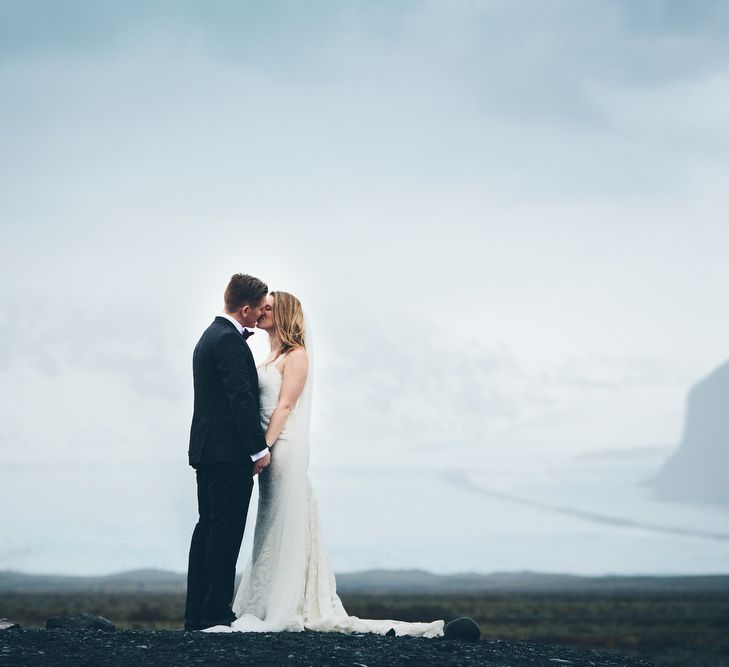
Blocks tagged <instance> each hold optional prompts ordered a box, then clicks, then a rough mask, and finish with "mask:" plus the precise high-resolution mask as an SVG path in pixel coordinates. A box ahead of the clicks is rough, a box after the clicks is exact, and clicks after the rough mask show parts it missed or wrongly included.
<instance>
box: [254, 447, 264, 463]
mask: <svg viewBox="0 0 729 667" xmlns="http://www.w3.org/2000/svg"><path fill="white" fill-rule="evenodd" d="M266 454H268V447H266V449H263V450H261V451H260V452H258V453H257V454H251V461H258V459H262V458H263V457H264V456H266Z"/></svg>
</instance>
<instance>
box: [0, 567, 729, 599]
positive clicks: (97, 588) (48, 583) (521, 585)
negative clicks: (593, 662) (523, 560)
mask: <svg viewBox="0 0 729 667" xmlns="http://www.w3.org/2000/svg"><path fill="white" fill-rule="evenodd" d="M337 589H338V590H339V592H340V593H343V594H347V593H370V594H382V595H385V594H398V593H401V594H430V595H448V594H459V595H464V594H469V593H471V594H484V593H519V592H523V593H624V592H632V593H635V592H636V591H641V592H645V593H651V592H656V593H659V592H666V591H670V592H673V593H677V592H687V593H689V592H694V593H712V592H717V593H718V592H723V593H726V592H729V574H726V575H687V576H603V577H582V576H577V575H569V574H545V573H539V572H497V573H494V574H476V573H463V574H452V575H440V574H432V573H430V572H425V571H423V570H369V571H366V572H354V573H351V574H339V575H337ZM184 590H185V575H184V574H180V573H177V572H168V571H165V570H132V571H130V572H120V573H118V574H111V575H106V576H95V577H74V576H63V575H35V574H24V573H20V572H13V571H0V593H114V592H118V593H134V592H136V593H145V592H147V593H163V592H168V593H178V592H182V591H184Z"/></svg>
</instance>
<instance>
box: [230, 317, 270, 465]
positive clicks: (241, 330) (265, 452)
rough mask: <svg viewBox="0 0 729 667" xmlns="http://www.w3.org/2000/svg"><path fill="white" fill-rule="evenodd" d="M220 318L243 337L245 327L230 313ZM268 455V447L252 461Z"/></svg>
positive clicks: (255, 455)
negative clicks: (232, 326) (229, 323)
mask: <svg viewBox="0 0 729 667" xmlns="http://www.w3.org/2000/svg"><path fill="white" fill-rule="evenodd" d="M220 317H224V318H225V319H226V320H228V321H229V322H232V323H233V325H234V326H235V328H236V329H237V330H238V333H239V334H240V335H241V336H242V335H243V325H242V324H241V323H240V322H239V321H238V320H236V319H235V318H234V317H231V316H230V315H228V313H220ZM266 454H268V447H266V449H264V450H263V451H260V452H258V453H257V454H251V461H258V459H262V458H263V457H264V456H266Z"/></svg>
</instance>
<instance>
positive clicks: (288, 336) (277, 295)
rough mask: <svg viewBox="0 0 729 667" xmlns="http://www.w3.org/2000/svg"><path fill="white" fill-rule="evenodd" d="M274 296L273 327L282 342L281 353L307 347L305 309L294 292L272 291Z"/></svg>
mask: <svg viewBox="0 0 729 667" xmlns="http://www.w3.org/2000/svg"><path fill="white" fill-rule="evenodd" d="M271 296H272V297H273V328H274V331H275V332H276V337H277V338H278V340H279V343H281V354H286V353H287V352H288V351H289V350H293V349H295V348H297V347H303V348H305V347H306V342H305V337H306V331H305V327H304V309H303V308H302V307H301V301H299V300H298V299H297V298H296V297H295V296H294V295H293V294H289V293H288V292H271Z"/></svg>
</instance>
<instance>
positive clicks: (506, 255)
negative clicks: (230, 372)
mask: <svg viewBox="0 0 729 667" xmlns="http://www.w3.org/2000/svg"><path fill="white" fill-rule="evenodd" d="M728 27H729V8H728V7H727V5H726V4H725V3H722V2H710V1H699V2H692V3H684V2H679V1H665V0H664V1H659V0H652V1H651V0H647V1H645V2H641V3H634V2H630V1H627V0H626V1H624V2H621V1H618V0H615V1H612V2H601V3H598V2H591V3H586V2H577V1H555V2H550V3H543V2H537V1H534V2H530V1H526V0H524V1H522V0H519V1H517V2H505V1H504V2H496V1H492V0H484V1H481V2H478V1H475V0H472V1H468V2H467V1H465V0H456V1H450V0H449V1H448V2H446V1H440V2H426V1H417V2H416V1H413V2H407V1H403V2H394V3H393V2H334V1H319V0H311V1H308V2H281V1H273V2H268V3H255V2H232V1H215V0H213V1H209V2H204V3H203V2H193V1H190V0H188V1H179V2H151V3H150V2H134V1H130V2H125V3H117V2H104V1H96V2H90V1H88V2H81V1H76V2H68V1H63V0H60V1H56V2H50V1H46V2H38V1H32V0H31V1H25V2H20V1H15V2H10V1H7V0H0V266H1V267H2V269H1V270H2V278H3V280H2V281H0V306H1V307H0V392H2V396H1V397H2V401H1V403H0V404H1V405H2V409H0V452H2V458H3V462H4V466H3V467H4V471H3V473H1V474H2V475H4V476H6V481H7V478H8V477H9V476H16V477H15V479H21V478H22V479H23V484H22V485H21V486H22V489H25V491H17V493H21V494H23V493H25V494H29V493H33V492H35V491H36V490H37V489H38V488H41V487H42V485H43V484H45V483H47V482H45V481H44V482H42V481H41V480H47V477H44V475H48V471H49V470H50V471H56V472H57V474H58V475H61V476H62V478H63V479H66V480H68V483H67V485H66V491H65V492H64V493H67V494H69V497H70V496H72V497H73V498H74V499H83V498H86V497H87V493H88V488H87V486H86V482H85V481H82V478H81V477H78V478H77V477H75V474H76V473H75V472H74V471H77V470H79V469H80V467H84V466H96V468H95V469H96V470H99V471H105V470H106V471H108V470H111V469H114V470H122V469H124V470H132V471H133V470H141V469H145V470H147V471H148V470H149V468H150V467H152V468H154V469H156V470H160V471H166V470H172V469H174V470H175V471H176V472H175V474H177V471H180V475H183V474H186V473H187V471H185V468H184V466H185V456H186V450H187V437H188V433H189V423H190V417H191V407H192V378H191V352H192V348H193V347H194V345H195V342H196V341H197V339H198V337H199V336H200V334H201V333H202V331H203V330H204V328H205V327H206V326H207V325H208V324H209V322H210V321H211V320H212V318H213V316H214V315H215V314H217V313H218V312H219V311H220V309H221V307H222V292H223V290H224V287H225V284H226V283H227V280H228V278H229V277H230V275H231V274H233V273H235V272H245V273H251V274H254V275H257V276H259V277H261V278H262V279H264V280H265V281H266V282H267V283H268V284H269V286H270V288H271V289H281V290H286V291H290V292H292V293H294V294H296V295H297V296H299V297H300V299H301V300H302V302H303V304H304V307H305V309H306V310H307V312H308V314H309V317H310V320H311V322H312V328H313V338H314V340H315V346H314V347H315V369H316V370H315V372H316V391H317V395H316V399H315V422H314V433H313V436H314V440H313V443H314V444H313V448H314V450H313V453H312V476H314V477H316V476H318V477H319V478H323V477H325V476H326V474H327V472H326V471H330V470H335V469H336V470H340V471H343V472H341V473H336V474H342V475H351V474H355V473H356V471H357V470H362V473H361V476H360V478H361V480H362V481H363V482H362V483H363V484H365V483H366V482H367V480H368V479H370V477H369V475H372V474H373V473H372V472H371V471H372V470H378V469H380V468H381V467H382V466H388V467H390V466H392V467H394V468H397V469H398V470H402V471H403V474H410V475H411V476H412V475H416V471H419V470H428V471H431V472H436V473H437V472H438V471H440V470H450V469H455V468H460V467H463V466H464V465H467V466H475V467H479V466H480V467H483V468H488V467H489V466H497V465H498V464H499V463H500V462H501V463H504V462H507V461H508V462H509V465H511V462H512V461H513V460H516V461H523V462H524V466H525V469H526V468H528V464H527V462H528V461H529V460H530V457H533V456H534V453H535V452H538V453H539V454H540V456H543V457H546V458H547V459H550V458H555V457H563V458H564V459H565V460H567V459H568V458H569V457H580V456H589V455H592V454H597V455H600V453H601V452H618V453H621V452H622V453H626V452H635V451H638V452H641V451H642V452H646V451H648V452H650V451H653V452H661V453H662V454H661V455H662V456H664V455H668V454H669V453H670V451H672V449H673V448H675V446H676V445H677V443H678V441H679V439H680V434H681V429H682V424H683V419H684V409H685V400H686V395H687V392H688V390H689V388H690V387H691V386H692V385H693V384H694V383H695V382H697V381H698V380H700V379H701V378H702V377H704V376H705V375H707V374H708V373H709V372H711V371H712V370H713V369H714V368H716V367H717V366H719V365H720V364H721V363H722V362H724V361H725V360H726V359H727V357H729V345H728V344H727V341H728V340H729V315H727V309H726V307H725V304H726V303H727V300H728V297H729V263H727V262H726V256H727V251H728V250H729V231H728V229H727V225H726V213H727V210H729V188H728V187H727V185H728V183H727V180H728V178H729V177H728V176H727V174H729V141H728V140H727V137H729V95H728V94H727V90H729V86H728V85H727V84H728V83H729V44H727V40H726V38H725V37H726V32H727V28H728ZM251 343H252V346H253V347H254V350H255V351H256V353H257V354H261V353H265V348H266V341H265V334H263V333H262V332H261V333H260V334H259V335H258V336H254V338H253V339H251ZM505 465H506V463H505ZM39 471H45V472H39ZM99 474H102V475H103V474H104V473H103V472H102V473H99ZM131 474H132V475H133V474H134V473H131ZM145 474H146V473H145ZM332 474H335V473H332ZM18 476H20V477H18ZM86 479H87V477H83V480H86ZM175 479H178V478H177V477H175ZM180 479H181V477H180ZM415 479H417V477H416V478H415ZM170 483H171V482H170ZM175 483H177V482H175ZM156 486H159V485H158V484H156V483H154V482H150V483H149V484H148V485H146V486H145V487H144V488H142V489H141V490H137V491H135V494H141V495H140V498H141V501H145V499H146V500H147V501H148V502H150V503H154V502H155V499H156V497H157V496H156V495H155V494H156V493H157V491H156V490H155V487H156ZM5 488H6V489H8V488H11V487H10V486H8V484H5ZM12 488H16V487H15V486H12ZM114 488H116V489H117V492H116V495H115V498H116V500H115V502H116V505H115V506H118V507H124V504H125V503H126V502H127V497H126V496H125V493H126V492H125V491H124V490H123V489H120V488H118V487H114ZM332 488H333V487H332ZM408 488H411V492H410V493H411V495H412V494H415V496H416V497H417V495H418V493H421V494H422V499H421V500H422V502H427V499H428V490H427V489H428V486H427V484H426V482H425V481H423V482H422V483H421V484H419V483H413V484H411V486H410V487H408ZM418 489H419V491H418ZM188 491H189V490H187V489H186V490H184V491H180V494H181V497H183V496H184V493H187V492H188ZM339 491H341V489H340V490H339ZM344 491H346V489H345V490H344ZM23 500H27V495H26V496H23V498H22V499H21V503H22V502H23ZM344 500H346V501H347V502H350V503H354V502H357V500H356V499H355V498H353V497H351V498H345V499H344ZM17 501H18V498H17V496H13V495H11V493H10V492H9V491H6V492H5V493H3V492H2V491H0V502H2V504H3V505H4V506H7V505H8V504H11V503H15V502H17ZM141 501H140V502H141ZM44 502H45V504H44V503H41V504H40V505H39V506H38V508H37V510H36V509H33V510H32V511H31V510H29V512H30V514H28V516H27V517H26V518H27V521H26V523H25V524H24V525H27V524H28V522H32V520H33V517H34V516H36V514H34V513H33V512H36V511H37V512H41V513H47V512H51V514H52V513H53V512H52V505H53V503H52V502H51V500H50V499H47V498H46V499H45V501H44ZM345 504H346V502H345ZM57 511H59V512H60V510H57ZM77 511H80V510H77ZM24 516H25V515H24ZM59 516H61V515H60V514H59ZM185 520H186V519H185ZM727 525H729V524H727ZM74 530H77V531H78V535H79V536H83V539H90V538H89V535H91V534H92V532H93V531H92V528H91V524H88V525H87V524H85V523H84V522H83V521H80V522H79V525H78V527H77V529H74ZM15 531H16V532H15V533H14V535H15V537H14V538H13V539H14V540H15V542H14V544H15V546H14V547H13V549H16V547H17V549H21V551H20V552H17V549H16V551H13V553H21V552H22V549H25V548H26V546H27V545H26V546H23V545H25V544H26V542H24V540H26V538H27V540H31V538H32V529H31V528H30V527H27V528H23V527H22V526H20V527H17V526H16V529H15ZM24 531H25V532H24ZM33 539H34V538H33ZM79 539H80V537H79ZM31 541H32V540H31ZM28 544H30V542H28ZM18 545H20V546H18ZM43 548H44V549H47V548H48V546H47V545H46V546H45V547H43ZM10 551H12V550H6V551H5V552H2V550H0V568H1V567H3V566H6V567H7V566H13V567H20V566H22V561H18V560H17V559H16V556H12V557H10V556H8V557H5V555H7V554H8V553H10ZM112 551H113V550H112ZM22 553H24V552H22ZM4 554H5V555H4ZM145 558H146V556H145ZM138 560H139V562H142V561H144V558H143V557H141V556H140V558H139V559H138ZM149 560H151V561H153V560H154V557H153V556H150V557H149ZM18 562H20V565H18ZM134 562H135V563H136V562H137V561H134ZM43 563H44V562H42V561H41V565H38V567H39V568H43V567H45V568H46V569H47V567H49V566H48V565H47V564H43ZM105 563H106V564H107V569H113V568H114V567H116V565H117V563H116V562H115V561H113V558H112V557H109V560H108V561H105ZM150 564H154V563H150ZM346 565H347V564H346V563H344V565H343V566H342V567H345V568H346ZM427 565H428V563H427V562H426V563H425V566H427ZM456 566H457V564H456V565H454V566H453V567H456ZM555 567H556V566H555ZM101 569H104V568H103V567H102V568H101Z"/></svg>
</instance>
